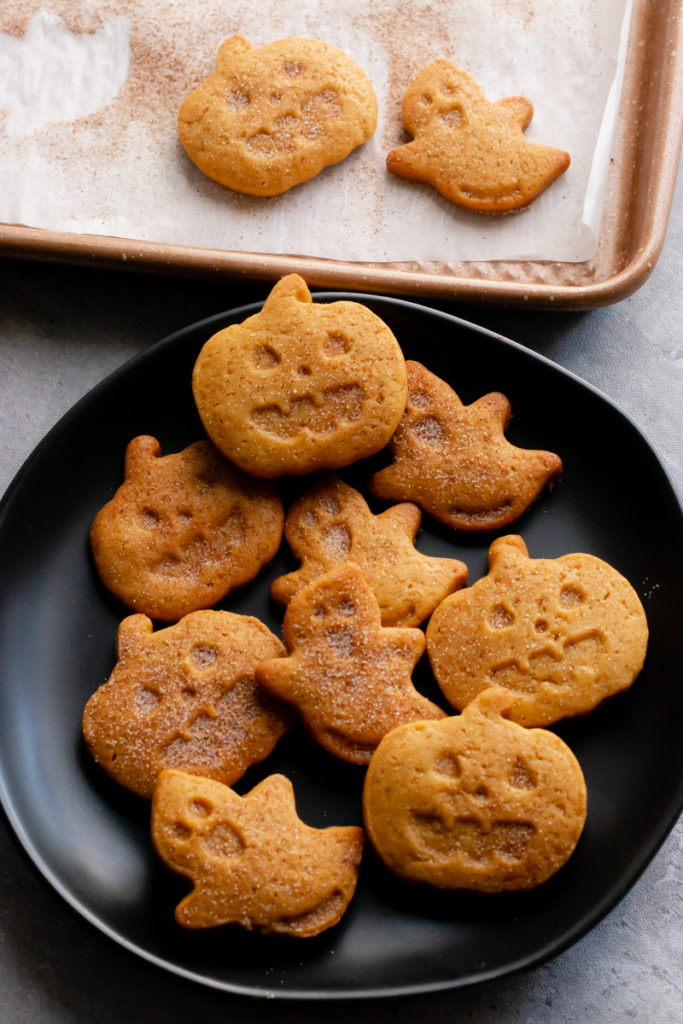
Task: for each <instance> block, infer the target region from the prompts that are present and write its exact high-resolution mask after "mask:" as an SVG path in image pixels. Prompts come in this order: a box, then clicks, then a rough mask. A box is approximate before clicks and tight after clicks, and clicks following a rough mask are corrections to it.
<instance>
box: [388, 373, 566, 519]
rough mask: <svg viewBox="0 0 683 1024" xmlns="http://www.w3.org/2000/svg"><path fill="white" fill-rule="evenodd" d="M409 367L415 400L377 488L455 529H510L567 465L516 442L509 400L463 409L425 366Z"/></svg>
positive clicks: (493, 398)
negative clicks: (508, 433) (511, 437)
mask: <svg viewBox="0 0 683 1024" xmlns="http://www.w3.org/2000/svg"><path fill="white" fill-rule="evenodd" d="M406 366H407V370H408V402H407V405H406V410H405V413H404V415H403V419H402V420H401V423H400V424H399V427H398V429H397V431H396V433H395V434H394V436H393V438H392V439H391V442H390V445H389V447H390V450H391V452H392V454H393V456H394V461H393V463H392V464H391V465H390V466H387V467H386V468H385V469H381V470H380V471H379V472H378V473H375V475H374V476H373V477H372V478H371V480H370V490H371V491H372V493H373V494H375V495H377V497H379V498H384V499H386V500H389V501H414V502H416V503H417V504H418V505H420V507H421V508H423V509H424V510H425V511H426V512H429V513H430V514H431V515H433V516H434V518H435V519H438V520H439V521H440V522H442V523H445V524H446V525H447V526H453V527H454V528H455V529H459V530H494V529H498V528H499V527H501V526H507V525H508V524H509V523H511V522H513V521H514V520H515V519H517V518H518V517H519V516H520V515H521V514H522V513H523V512H524V511H525V510H526V509H527V508H528V507H529V505H530V504H531V503H532V502H533V501H534V500H535V499H536V498H537V497H538V495H539V494H540V493H541V491H542V490H543V488H544V487H545V486H546V485H547V484H548V483H550V482H551V481H553V480H554V479H555V478H556V477H558V476H559V474H560V473H561V472H562V461H561V459H560V458H559V456H557V455H555V454H553V453H552V452H547V451H535V450H531V449H526V448H517V447H515V446H514V445H512V444H510V442H509V441H508V440H507V439H506V437H505V429H506V427H507V425H508V422H509V419H510V411H511V410H510V403H509V402H508V400H507V398H506V397H505V395H501V394H500V393H498V392H493V393H491V394H488V395H484V396H483V397H482V398H479V399H478V400H477V401H476V402H473V403H472V404H471V405H463V403H462V402H461V401H460V399H459V397H458V395H457V394H456V393H455V391H453V389H452V388H451V387H449V385H448V384H446V382H445V381H443V380H441V379H440V378H439V377H437V376H435V374H433V373H430V372H429V370H427V369H425V367H424V366H422V364H421V363H417V362H413V361H409V362H407V363H406Z"/></svg>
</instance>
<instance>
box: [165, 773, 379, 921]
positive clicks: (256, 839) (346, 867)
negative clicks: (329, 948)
mask: <svg viewBox="0 0 683 1024" xmlns="http://www.w3.org/2000/svg"><path fill="white" fill-rule="evenodd" d="M152 839H153V841H154V844H155V847H156V849H157V852H158V853H159V855H160V856H161V857H162V858H163V860H164V861H165V863H166V864H168V866H169V867H170V868H172V869H173V870H174V871H177V872H178V873H179V874H182V875H186V876H187V877H188V878H191V879H192V882H193V889H192V892H191V893H190V894H189V895H188V896H186V897H185V898H184V899H183V900H182V901H181V902H180V903H179V904H178V906H177V908H176V914H175V916H176V921H177V922H178V924H180V925H183V927H185V928H212V927H216V926H217V925H223V924H236V925H241V926H242V927H243V928H246V929H248V930H250V931H251V930H253V931H257V932H261V933H263V934H266V935H291V936H295V937H297V938H307V937H310V936H313V935H318V934H319V933H320V932H322V931H324V930H325V929H327V928H330V927H331V926H332V925H335V924H337V923H338V921H339V920H340V919H341V917H342V915H343V914H344V912H345V910H346V908H347V907H348V904H349V902H350V900H351V898H352V896H353V894H354V892H355V889H356V883H357V881H358V869H359V866H360V860H361V855H362V852H363V844H364V841H365V836H364V834H363V829H362V828H357V827H356V826H353V825H349V826H330V827H329V828H323V829H318V828H311V827H310V826H309V825H306V824H305V823H304V822H303V821H301V819H300V818H299V817H298V815H297V813H296V808H295V805H294V792H293V790H292V785H291V783H290V782H289V780H288V779H286V778H285V777H284V776H283V775H270V776H269V777H268V778H266V779H264V781H263V782H260V783H259V784H258V785H257V786H255V787H254V789H252V790H251V792H249V793H247V795H246V796H238V795H237V793H235V792H233V790H232V789H230V788H229V787H228V786H224V785H222V784H221V783H220V782H215V781H214V780H212V779H203V778H199V777H198V776H196V775H187V774H185V773H184V772H180V771H165V772H162V773H161V775H160V776H159V781H158V784H157V787H156V789H155V791H154V798H153V801H152Z"/></svg>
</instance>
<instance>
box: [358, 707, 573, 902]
mask: <svg viewBox="0 0 683 1024" xmlns="http://www.w3.org/2000/svg"><path fill="white" fill-rule="evenodd" d="M511 701H512V696H511V694H509V693H508V692H507V691H506V690H504V689H502V688H500V687H495V688H493V689H490V690H486V691H485V692H484V693H482V694H481V695H480V696H479V697H477V698H476V700H474V701H473V702H472V703H471V704H470V705H468V707H467V708H466V709H465V711H463V713H462V714H461V715H458V716H457V717H453V718H445V719H442V720H441V721H440V722H416V723H411V724H409V725H403V726H400V727H399V728H398V729H394V731H393V732H391V733H389V735H388V736H385V738H384V739H383V740H382V742H381V743H380V745H379V747H378V748H377V751H376V752H375V754H374V756H373V758H372V761H371V762H370V767H369V768H368V771H367V774H366V778H365V785H364V790H363V810H364V816H365V827H366V829H367V833H368V838H369V839H370V841H371V842H372V844H373V846H374V848H375V850H376V851H377V853H378V854H379V856H380V858H381V859H382V861H383V862H384V863H385V865H386V866H387V867H388V868H389V870H390V871H392V872H393V873H394V874H396V875H398V876H399V877H401V878H404V879H408V880H410V881H413V882H422V883H426V884H428V885H433V886H436V887H438V888H442V889H470V890H474V891H478V892H503V891H512V890H521V889H530V888H532V887H534V886H536V885H540V884H541V883H542V882H545V881H546V880H547V879H548V878H549V877H550V876H551V875H553V874H554V873H555V872H556V871H557V870H558V869H559V868H561V867H562V865H563V864H564V863H565V862H566V861H567V860H568V858H569V857H570V855H571V854H572V853H573V851H574V849H575V847H576V844H577V842H578V840H579V837H580V835H581V832H582V830H583V826H584V823H585V818H586V786H585V782H584V778H583V773H582V771H581V767H580V765H579V763H578V761H577V760H576V758H575V757H574V755H573V753H572V752H571V750H570V749H569V747H568V746H567V744H566V743H564V741H563V740H561V739H560V738H559V736H556V735H555V734H554V733H551V732H547V731H546V730H544V729H525V728H523V727H522V726H520V725H515V724H514V723H513V722H509V721H507V720H506V718H505V717H504V716H505V714H506V713H507V710H508V708H509V707H510V704H511Z"/></svg>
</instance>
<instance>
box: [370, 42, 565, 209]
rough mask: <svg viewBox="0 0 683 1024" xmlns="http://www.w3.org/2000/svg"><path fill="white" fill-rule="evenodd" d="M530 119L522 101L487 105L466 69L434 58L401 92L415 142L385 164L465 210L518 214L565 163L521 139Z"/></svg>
mask: <svg viewBox="0 0 683 1024" xmlns="http://www.w3.org/2000/svg"><path fill="white" fill-rule="evenodd" d="M532 115H533V106H532V104H531V103H530V102H529V100H527V99H525V98H524V97H523V96H511V97H508V98H507V99H504V100H499V101H498V102H497V103H491V102H489V101H488V100H487V99H485V97H484V93H483V91H482V89H481V88H480V86H479V85H478V84H477V83H476V82H475V81H474V79H473V78H472V77H471V76H470V75H468V74H467V73H466V72H465V71H461V70H460V69H459V68H457V67H456V66H455V65H454V64H451V63H450V61H447V60H437V61H435V62H434V63H433V64H430V65H429V67H427V68H424V69H423V70H422V71H421V72H420V73H419V74H418V76H417V77H416V78H415V80H414V81H413V82H412V83H411V84H410V85H409V87H408V89H407V91H406V94H405V96H404V98H403V123H404V124H405V127H406V128H407V130H408V131H409V132H410V134H411V135H413V136H414V139H413V141H412V142H409V143H407V144H406V145H403V146H398V147H397V148H396V149H393V150H392V151H391V152H390V153H389V154H388V155H387V167H388V169H389V170H390V171H391V172H392V173H393V174H397V175H398V176H399V177H401V178H407V179H409V180H410V181H421V182H426V183H427V184H429V185H432V186H433V187H434V188H435V189H436V190H437V191H438V192H440V193H441V195H442V196H444V198H445V199H448V200H449V201H450V202H451V203H455V204H456V205H457V206H462V207H464V208H465V209H468V210H475V211H477V212H478V213H508V212H510V211H511V210H519V209H521V208H522V207H524V206H528V205H529V203H532V202H533V201H534V199H536V198H537V197H538V196H539V195H540V194H541V192H543V191H544V190H545V189H546V188H548V186H549V185H550V184H552V182H553V181H554V180H555V179H556V178H557V177H559V175H560V174H562V173H563V172H564V171H566V170H567V168H568V167H569V162H570V158H569V154H568V153H565V152H564V151H563V150H560V149H554V148H553V147H551V146H542V145H539V144H538V143H536V142H530V141H529V140H528V139H527V138H526V137H525V135H524V130H525V129H526V128H527V127H528V125H529V122H530V121H531V117H532Z"/></svg>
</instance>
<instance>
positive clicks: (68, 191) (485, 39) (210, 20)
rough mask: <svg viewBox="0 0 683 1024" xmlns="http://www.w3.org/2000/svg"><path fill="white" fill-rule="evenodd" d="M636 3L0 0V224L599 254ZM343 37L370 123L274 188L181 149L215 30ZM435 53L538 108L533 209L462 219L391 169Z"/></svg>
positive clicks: (419, 253) (297, 244)
mask: <svg viewBox="0 0 683 1024" xmlns="http://www.w3.org/2000/svg"><path fill="white" fill-rule="evenodd" d="M632 2H633V0H563V2H562V3H561V4H560V3H554V2H550V0H412V2H410V3H406V0H372V2H371V3H368V0H334V2H332V3H330V2H325V0H298V2H297V3H296V4H293V3H288V2H286V0H284V2H283V0H259V3H258V4H255V3H254V2H253V0H227V2H226V0H194V2H192V3H187V2H186V0H134V2H133V0H131V2H115V0H91V2H88V0H84V2H81V3H78V2H73V0H60V2H46V0H43V2H40V0H23V2H17V3H14V4H12V3H3V4H2V5H0V221H2V222H4V223H19V224H25V225H29V226H32V227H40V228H46V229H49V230H52V231H68V232H76V233H81V232H86V233H91V234H98V235H116V236H121V237H125V238H132V239H139V240H146V241H154V242H161V243H169V244H182V245H192V246H198V247H201V248H216V249H226V250H233V251H241V252H261V253H292V254H298V255H304V256H315V257H323V258H333V259H338V260H343V261H350V262H354V261H363V262H376V263H386V262H404V261H430V262H434V261H435V262H443V263H448V262H455V261H464V260H499V259H513V260H535V259H542V260H561V261H569V262H576V261H582V260H587V259H590V258H591V257H592V256H593V255H594V254H595V251H596V248H597V241H598V236H599V231H600V221H601V217H602V208H603V199H604V193H605V184H606V178H607V170H608V166H609V156H610V147H611V141H612V135H613V130H614V126H615V123H616V118H617V116H618V115H617V111H618V101H619V94H620V89H621V79H622V75H623V66H624V58H625V50H626V39H627V32H628V25H629V20H630V14H631V6H632ZM237 33H239V34H241V35H244V36H246V37H247V38H248V39H249V41H250V42H251V43H252V45H253V46H258V45H262V44H264V43H266V42H270V41H271V40H273V39H277V38H283V37H284V36H288V35H300V36H312V37H315V38H318V39H322V40H324V41H325V42H328V43H333V44H335V45H337V46H341V47H342V49H344V50H345V51H346V52H347V53H349V54H350V55H351V56H353V57H354V59H355V60H356V61H357V62H358V63H359V64H360V65H361V67H362V68H363V69H364V70H365V71H366V73H367V74H368V75H369V77H370V79H371V81H372V83H373V85H374V88H375V92H376V94H377V99H378V104H379V111H380V116H379V124H378V127H377V131H376V133H375V135H374V136H373V138H372V139H371V140H370V141H369V142H368V143H366V144H365V145H364V146H362V147H361V148H360V149H358V150H356V151H354V153H352V154H351V156H349V157H348V158H347V159H346V160H345V161H343V162H342V163H341V164H338V165H336V166H334V167H331V168H328V169H326V170H325V171H324V172H323V173H322V174H321V175H319V176H318V177H317V178H315V179H313V180H312V181H310V182H307V183H306V184H304V185H302V186H299V187H297V188H294V189H292V190H290V191H289V192H288V193H285V194H284V195H282V196H277V197H273V198H270V199H259V198H254V197H250V196H242V195H238V194H236V193H233V192H231V191H229V190H227V189H225V188H223V187H221V186H220V185H217V184H215V183H214V182H211V181H209V180H208V179H206V178H205V177H204V176H203V175H201V174H200V172H199V171H198V170H197V169H196V168H195V167H194V166H193V165H192V164H191V162H190V161H189V159H188V158H187V156H186V155H185V153H184V151H183V150H182V147H181V146H180V144H179V142H178V140H177V134H176V116H177V110H178V107H179V105H180V103H181V101H182V99H183V98H184V96H185V95H186V94H187V93H188V92H189V91H190V90H191V89H192V88H193V87H194V86H196V85H197V84H199V82H200V81H202V79H203V78H204V77H205V76H206V75H207V74H208V73H209V72H210V71H211V70H213V66H214V59H215V54H216V51H217V49H218V46H219V44H220V43H221V42H222V41H223V39H225V38H227V37H228V36H230V35H233V34H237ZM438 58H447V59H449V60H452V61H453V62H454V63H455V64H457V65H458V66H460V67H462V68H464V69H465V70H467V71H468V72H469V73H470V74H472V75H473V76H474V77H475V78H476V79H477V80H478V81H479V83H480V84H481V85H482V87H483V88H484V90H485V93H486V95H487V97H488V98H489V99H501V98H503V97H504V96H510V95H523V96H526V97H527V98H528V99H530V100H531V101H532V103H533V105H534V118H533V120H532V122H531V125H530V127H529V128H528V129H527V136H528V137H529V138H530V139H533V140H535V141H538V142H543V143H547V144H548V145H552V146H557V147H558V148H561V149H565V150H567V151H568V152H569V153H570V154H571V158H572V162H571V166H570V168H569V170H568V171H567V172H566V174H564V175H563V176H562V177H561V178H559V179H558V180H557V181H556V182H555V183H554V184H553V185H552V186H551V187H550V188H549V189H548V190H547V191H546V192H545V193H544V194H543V195H542V196H541V197H540V198H539V199H538V200H537V201H536V202H535V203H534V204H533V205H532V206H531V207H530V208H528V209H527V210H525V211H523V212H521V213H518V214H513V215H508V216H505V217H498V218H496V217H491V216H482V215H477V214H472V213H468V212H466V211H462V210H459V209H457V208H455V207H453V206H452V205H451V204H449V203H447V202H446V201H445V200H443V199H442V198H441V197H440V196H439V195H438V194H437V193H436V192H435V191H434V190H433V189H431V188H429V187H428V186H425V185H416V184H414V183H410V182H407V181H404V180H402V179H398V178H395V177H394V176H392V175H390V174H389V173H388V172H387V171H386V167H385V156H386V153H387V152H388V150H389V149H391V148H392V147H393V146H395V145H398V144H400V143H401V142H405V141H408V140H409V136H408V135H407V134H406V133H405V131H404V129H403V126H402V123H401V117H400V106H401V100H402V96H403V93H404V91H405V88H406V87H407V85H408V84H409V83H410V81H411V80H412V78H413V77H414V75H415V74H416V73H417V72H418V71H419V70H420V69H421V68H422V67H424V66H426V65H427V64H429V63H431V62H432V61H433V60H436V59H438Z"/></svg>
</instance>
